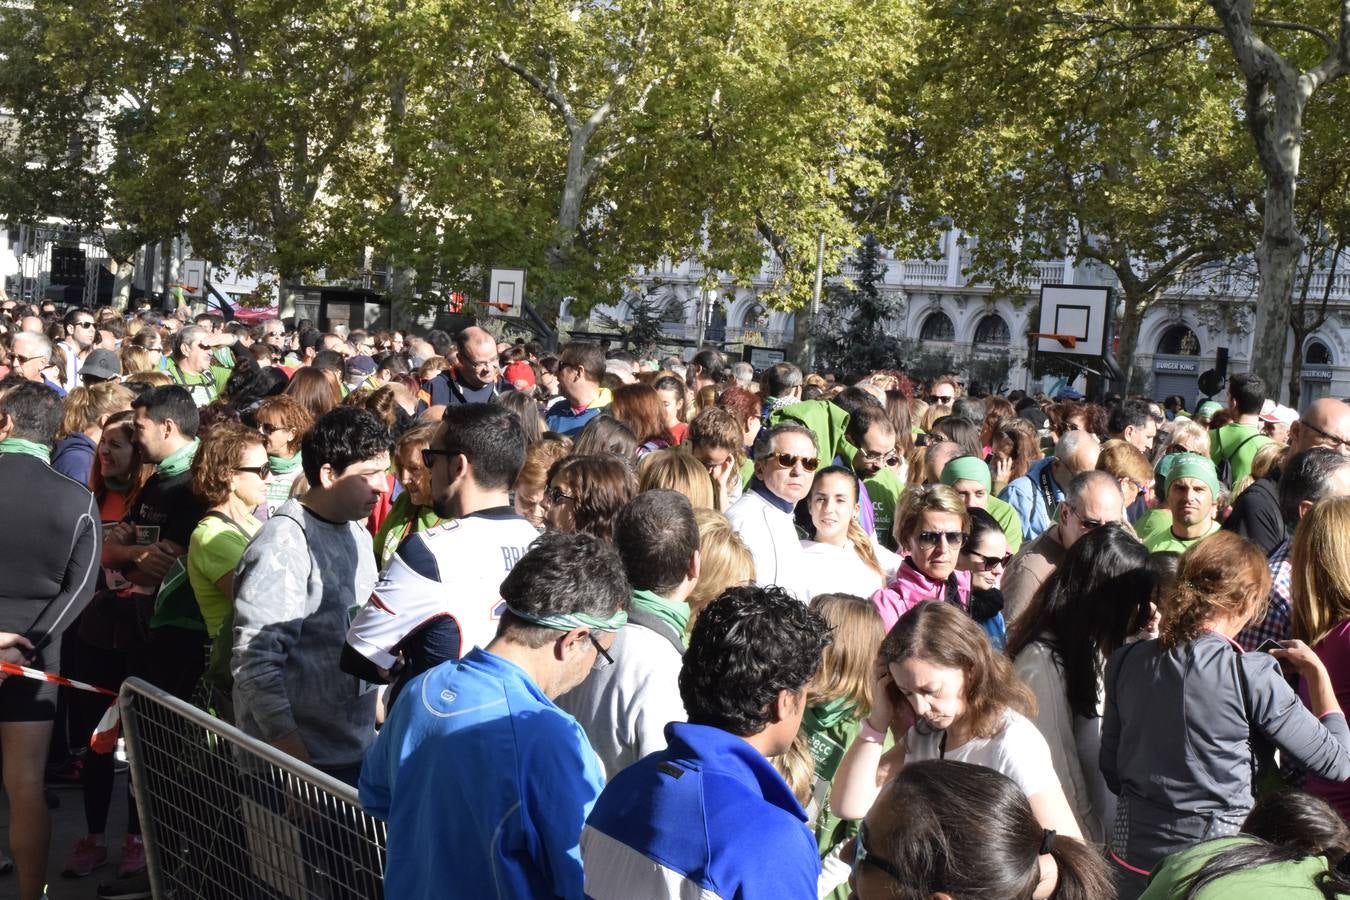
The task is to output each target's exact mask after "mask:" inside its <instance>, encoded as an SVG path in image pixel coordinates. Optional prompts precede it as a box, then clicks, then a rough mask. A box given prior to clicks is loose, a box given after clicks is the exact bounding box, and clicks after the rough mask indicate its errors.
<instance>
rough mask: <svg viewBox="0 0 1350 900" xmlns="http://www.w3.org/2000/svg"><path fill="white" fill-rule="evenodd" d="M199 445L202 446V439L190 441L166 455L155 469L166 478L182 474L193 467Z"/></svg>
mask: <svg viewBox="0 0 1350 900" xmlns="http://www.w3.org/2000/svg"><path fill="white" fill-rule="evenodd" d="M199 446H201V441H190V442H189V443H186V444H184V445H183V446H181V447H179V448H178V449H177V450H175V451H173V452H172V453H170V454H169V455H168V456H166V457H164V461H163V462H161V463H160V464H159V466H158V467H156V469H155V471H156V472H157V473H159V474H160V475H163V476H164V477H165V478H173V477H174V476H175V475H182V474H183V473H184V472H186V471H187V470H188V469H189V468H191V467H192V458H193V457H194V456H196V455H197V448H198V447H199Z"/></svg>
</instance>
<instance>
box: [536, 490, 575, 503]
mask: <svg viewBox="0 0 1350 900" xmlns="http://www.w3.org/2000/svg"><path fill="white" fill-rule="evenodd" d="M575 499H577V498H576V497H574V496H572V495H571V494H569V493H567V492H566V491H564V490H563V489H562V488H560V487H557V486H556V485H550V486H549V488H548V490H546V491H544V501H545V502H546V503H548V504H549V505H550V506H552V505H553V504H555V503H561V502H562V501H564V500H566V501H568V502H569V503H570V502H571V501H573V500H575Z"/></svg>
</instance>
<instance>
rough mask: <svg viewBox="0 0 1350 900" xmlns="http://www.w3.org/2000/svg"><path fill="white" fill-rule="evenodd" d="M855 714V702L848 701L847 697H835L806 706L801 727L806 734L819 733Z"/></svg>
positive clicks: (856, 707) (856, 709)
mask: <svg viewBox="0 0 1350 900" xmlns="http://www.w3.org/2000/svg"><path fill="white" fill-rule="evenodd" d="M857 714H858V706H857V704H856V703H850V702H849V699H848V698H847V697H835V698H834V699H833V700H826V701H825V702H824V703H817V704H815V705H814V706H808V707H807V708H806V713H805V714H804V715H803V716H802V728H803V729H804V730H805V731H806V733H807V734H808V735H810V734H819V733H820V732H822V731H825V730H826V729H829V728H833V727H834V726H836V725H838V724H839V723H840V722H842V721H844V720H845V719H849V718H852V717H853V716H856V715H857Z"/></svg>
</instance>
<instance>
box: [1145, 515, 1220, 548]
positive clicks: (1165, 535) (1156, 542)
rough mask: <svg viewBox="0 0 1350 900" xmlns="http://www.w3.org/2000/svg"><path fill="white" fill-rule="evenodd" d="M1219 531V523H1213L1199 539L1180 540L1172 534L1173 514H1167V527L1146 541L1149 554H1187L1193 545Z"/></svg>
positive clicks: (1154, 533)
mask: <svg viewBox="0 0 1350 900" xmlns="http://www.w3.org/2000/svg"><path fill="white" fill-rule="evenodd" d="M1218 530H1219V523H1218V522H1211V523H1210V529H1209V531H1206V532H1205V533H1204V534H1202V535H1200V537H1198V538H1184V539H1183V538H1179V537H1177V536H1176V535H1174V534H1173V533H1172V514H1171V513H1168V514H1167V527H1166V528H1164V529H1163V530H1161V531H1155V532H1153V533H1152V534H1151V535H1149V537H1148V538H1147V539H1146V540H1145V541H1144V547H1145V549H1147V550H1148V552H1149V553H1185V552H1186V550H1187V548H1189V547H1190V546H1191V545H1192V544H1197V543H1199V542H1200V541H1203V540H1204V539H1205V538H1207V537H1209V536H1210V535H1211V534H1213V533H1214V532H1216V531H1218Z"/></svg>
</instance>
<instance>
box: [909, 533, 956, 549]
mask: <svg viewBox="0 0 1350 900" xmlns="http://www.w3.org/2000/svg"><path fill="white" fill-rule="evenodd" d="M918 538H919V544H920V545H921V546H924V547H936V546H937V545H938V541H946V542H947V544H948V546H957V547H959V546H960V545H961V544H963V543H965V540H966V533H965V532H964V531H920V532H919V534H918Z"/></svg>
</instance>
